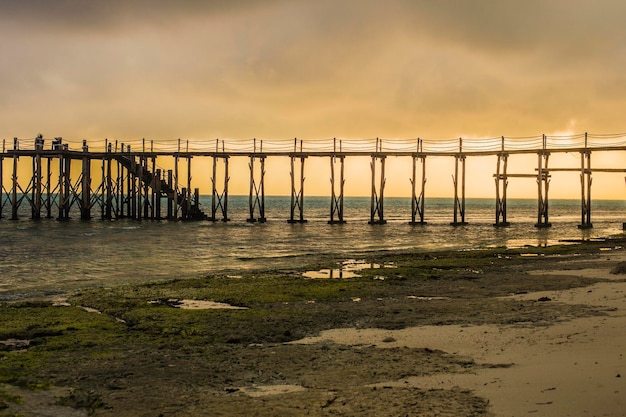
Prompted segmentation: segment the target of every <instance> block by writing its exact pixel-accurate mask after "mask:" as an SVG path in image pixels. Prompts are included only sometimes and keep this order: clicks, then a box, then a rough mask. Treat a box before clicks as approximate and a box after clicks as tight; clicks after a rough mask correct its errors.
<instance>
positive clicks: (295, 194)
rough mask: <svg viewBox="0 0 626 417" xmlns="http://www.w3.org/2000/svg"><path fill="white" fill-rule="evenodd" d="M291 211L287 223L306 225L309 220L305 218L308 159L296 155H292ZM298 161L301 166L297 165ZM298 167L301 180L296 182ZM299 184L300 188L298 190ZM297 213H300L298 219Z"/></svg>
mask: <svg viewBox="0 0 626 417" xmlns="http://www.w3.org/2000/svg"><path fill="white" fill-rule="evenodd" d="M290 159H291V171H290V176H291V210H290V215H289V220H287V223H306V222H307V220H306V219H305V218H304V161H305V159H306V157H305V156H300V157H297V156H295V155H291V158H290ZM296 161H299V164H296ZM296 165H299V167H298V168H299V169H298V171H299V173H300V175H299V178H298V181H296V172H295V171H296ZM298 184H299V188H298ZM296 211H297V212H298V217H297V218H296Z"/></svg>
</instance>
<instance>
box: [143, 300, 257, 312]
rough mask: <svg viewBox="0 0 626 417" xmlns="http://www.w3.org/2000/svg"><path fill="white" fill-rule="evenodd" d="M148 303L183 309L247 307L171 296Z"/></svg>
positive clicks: (244, 308) (238, 308)
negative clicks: (179, 298)
mask: <svg viewBox="0 0 626 417" xmlns="http://www.w3.org/2000/svg"><path fill="white" fill-rule="evenodd" d="M148 303H149V304H158V305H167V306H169V307H174V308H180V309H183V310H211V309H224V310H247V309H248V308H247V307H238V306H234V305H231V304H226V303H218V302H217V301H207V300H178V299H175V298H171V299H168V300H154V301H149V302H148Z"/></svg>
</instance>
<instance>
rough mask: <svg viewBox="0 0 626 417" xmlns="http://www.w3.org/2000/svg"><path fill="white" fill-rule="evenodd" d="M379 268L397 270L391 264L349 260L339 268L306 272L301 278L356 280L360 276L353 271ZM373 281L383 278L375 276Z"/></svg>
mask: <svg viewBox="0 0 626 417" xmlns="http://www.w3.org/2000/svg"><path fill="white" fill-rule="evenodd" d="M379 268H397V266H396V265H394V264H393V263H388V264H383V265H381V264H377V263H369V262H365V261H363V260H355V259H349V260H347V261H343V262H342V263H341V267H340V268H334V269H320V270H319V271H306V272H304V273H303V274H302V276H303V277H305V278H358V277H360V276H361V275H359V274H357V273H356V272H355V271H362V270H364V269H379ZM375 279H384V277H379V276H377V277H376V278H375Z"/></svg>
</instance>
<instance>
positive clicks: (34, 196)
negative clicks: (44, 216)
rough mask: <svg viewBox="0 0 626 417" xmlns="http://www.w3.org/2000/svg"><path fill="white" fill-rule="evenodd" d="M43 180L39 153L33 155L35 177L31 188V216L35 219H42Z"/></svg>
mask: <svg viewBox="0 0 626 417" xmlns="http://www.w3.org/2000/svg"><path fill="white" fill-rule="evenodd" d="M41 181H42V168H41V155H40V154H39V153H37V154H36V155H35V156H33V178H32V189H31V218H32V219H33V220H39V219H41V206H42V201H41V187H42V185H41Z"/></svg>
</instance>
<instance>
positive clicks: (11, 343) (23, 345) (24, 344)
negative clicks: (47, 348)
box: [0, 339, 30, 350]
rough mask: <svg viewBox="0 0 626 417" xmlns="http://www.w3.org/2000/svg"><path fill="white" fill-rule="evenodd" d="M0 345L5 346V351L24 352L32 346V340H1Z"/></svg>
mask: <svg viewBox="0 0 626 417" xmlns="http://www.w3.org/2000/svg"><path fill="white" fill-rule="evenodd" d="M0 345H3V346H5V350H23V349H27V348H28V347H29V346H30V340H27V339H6V340H0Z"/></svg>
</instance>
